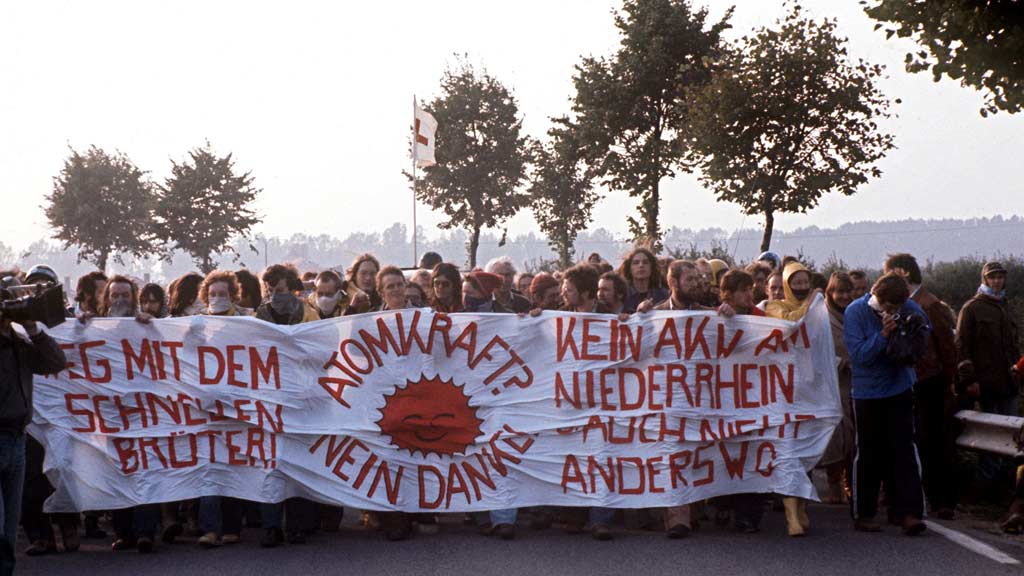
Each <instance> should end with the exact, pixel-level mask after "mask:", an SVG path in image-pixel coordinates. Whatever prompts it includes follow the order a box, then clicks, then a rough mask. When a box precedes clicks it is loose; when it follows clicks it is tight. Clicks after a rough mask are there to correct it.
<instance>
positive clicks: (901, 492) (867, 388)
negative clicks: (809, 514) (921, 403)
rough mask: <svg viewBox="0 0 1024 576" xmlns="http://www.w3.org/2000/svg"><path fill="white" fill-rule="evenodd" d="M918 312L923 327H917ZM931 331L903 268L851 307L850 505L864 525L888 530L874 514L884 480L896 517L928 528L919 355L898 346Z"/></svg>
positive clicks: (846, 333)
mask: <svg viewBox="0 0 1024 576" xmlns="http://www.w3.org/2000/svg"><path fill="white" fill-rule="evenodd" d="M915 316H916V317H917V319H918V320H917V323H918V325H920V326H923V332H921V331H918V330H915V329H912V328H911V326H913V324H911V322H913V317H915ZM928 331H929V330H928V324H927V319H926V317H925V313H924V310H922V309H921V307H920V306H918V305H917V303H916V302H914V301H913V300H910V289H909V288H908V287H907V283H906V282H905V281H904V280H903V277H902V276H900V275H898V274H894V273H889V274H886V275H884V276H882V277H881V278H879V279H878V281H877V282H875V285H874V286H873V287H872V288H871V294H870V295H865V296H863V297H861V298H860V299H859V300H855V301H854V302H853V303H852V304H850V305H849V307H847V308H846V313H845V321H844V324H843V338H844V339H845V341H846V348H847V349H848V350H849V352H850V364H851V369H852V372H853V386H852V394H853V400H854V415H855V419H856V426H857V453H856V456H855V459H854V468H855V476H854V478H855V482H854V486H853V501H852V505H851V509H852V512H853V518H854V528H855V529H857V530H860V531H863V532H879V531H881V529H882V528H881V526H880V525H879V524H878V523H877V522H876V521H875V519H874V518H875V514H876V512H877V509H878V492H879V488H880V486H881V484H882V481H883V480H884V481H885V493H886V500H887V501H888V506H889V516H890V519H891V520H892V521H893V522H896V523H898V524H900V525H901V526H902V527H903V532H904V533H905V534H907V535H910V536H913V535H916V534H920V533H921V532H924V530H925V524H924V522H922V520H921V519H922V518H923V517H924V494H923V493H922V491H921V477H920V471H919V468H918V462H919V461H920V460H919V459H918V457H917V448H916V447H915V446H914V397H913V391H912V388H913V386H914V381H915V380H916V375H915V373H914V362H913V360H908V359H907V358H906V357H904V356H903V355H902V354H897V352H896V350H897V349H898V348H903V347H905V346H906V345H907V344H912V343H908V342H901V343H900V345H896V343H897V342H898V341H899V340H903V339H905V338H917V337H919V336H923V337H924V338H927V336H928ZM909 348H910V349H915V348H916V346H913V345H911V346H909Z"/></svg>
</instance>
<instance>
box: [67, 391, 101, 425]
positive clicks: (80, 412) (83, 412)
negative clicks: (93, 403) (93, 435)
mask: <svg viewBox="0 0 1024 576" xmlns="http://www.w3.org/2000/svg"><path fill="white" fill-rule="evenodd" d="M75 400H89V395H88V394H70V393H67V394H64V406H65V407H66V408H67V409H68V414H71V415H72V416H85V417H86V418H87V419H88V420H89V425H88V426H81V427H78V428H72V429H71V431H72V432H86V433H89V432H95V431H96V417H95V416H93V413H92V410H89V409H82V408H75V407H74V406H72V405H71V403H72V402H73V401H75Z"/></svg>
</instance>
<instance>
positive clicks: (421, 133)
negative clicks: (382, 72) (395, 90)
mask: <svg viewBox="0 0 1024 576" xmlns="http://www.w3.org/2000/svg"><path fill="white" fill-rule="evenodd" d="M412 105H413V134H412V136H413V142H412V157H413V160H415V161H416V167H417V168H425V167H427V166H433V165H434V164H437V162H436V161H435V160H434V134H435V133H436V132H437V120H434V117H433V116H431V115H430V113H428V112H426V111H424V110H423V109H422V108H420V105H419V104H418V103H417V102H416V99H415V98H413V103H412Z"/></svg>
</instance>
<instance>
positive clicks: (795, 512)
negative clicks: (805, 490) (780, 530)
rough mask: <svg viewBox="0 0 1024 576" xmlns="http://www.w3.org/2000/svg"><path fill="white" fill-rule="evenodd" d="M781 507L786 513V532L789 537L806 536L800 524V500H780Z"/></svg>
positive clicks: (785, 497) (787, 497) (790, 497)
mask: <svg viewBox="0 0 1024 576" xmlns="http://www.w3.org/2000/svg"><path fill="white" fill-rule="evenodd" d="M782 507H783V508H784V509H785V511H786V531H787V532H789V535H790V536H803V535H804V534H806V531H805V530H804V527H803V525H802V524H800V512H799V507H800V499H799V498H794V497H793V496H784V497H783V498H782Z"/></svg>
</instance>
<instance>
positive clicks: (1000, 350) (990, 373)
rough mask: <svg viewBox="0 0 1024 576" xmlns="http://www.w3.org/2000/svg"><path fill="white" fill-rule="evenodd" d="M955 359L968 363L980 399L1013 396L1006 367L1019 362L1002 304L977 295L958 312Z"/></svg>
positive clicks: (1012, 329) (1011, 326) (1008, 316)
mask: <svg viewBox="0 0 1024 576" xmlns="http://www.w3.org/2000/svg"><path fill="white" fill-rule="evenodd" d="M956 349H957V356H958V357H959V359H960V360H961V361H963V360H970V361H971V363H972V364H973V365H974V374H975V376H976V377H977V378H978V383H979V384H980V385H981V395H982V396H983V397H986V396H989V397H1003V396H1009V395H1012V394H1015V393H1016V392H1017V390H1016V386H1015V383H1014V381H1013V377H1012V376H1011V374H1010V367H1011V366H1013V365H1014V364H1015V363H1016V362H1017V360H1018V359H1019V358H1020V350H1019V348H1018V346H1017V323H1016V322H1014V320H1013V316H1012V315H1011V314H1010V310H1009V308H1008V307H1007V305H1006V301H1005V300H997V299H995V298H991V297H989V296H985V295H982V294H979V295H977V296H975V297H974V298H971V299H970V300H969V301H968V302H967V304H964V307H963V308H962V309H961V310H960V319H959V321H958V322H957V327H956Z"/></svg>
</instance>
